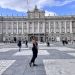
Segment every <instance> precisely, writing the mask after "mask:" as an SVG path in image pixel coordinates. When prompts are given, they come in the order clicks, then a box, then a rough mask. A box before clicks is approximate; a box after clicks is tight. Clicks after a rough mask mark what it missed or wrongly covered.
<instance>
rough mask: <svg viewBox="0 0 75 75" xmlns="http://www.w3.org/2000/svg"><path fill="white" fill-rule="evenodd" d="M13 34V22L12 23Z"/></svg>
mask: <svg viewBox="0 0 75 75" xmlns="http://www.w3.org/2000/svg"><path fill="white" fill-rule="evenodd" d="M12 34H13V21H12Z"/></svg>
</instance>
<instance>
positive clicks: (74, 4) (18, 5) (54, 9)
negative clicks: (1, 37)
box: [0, 0, 75, 16]
mask: <svg viewBox="0 0 75 75" xmlns="http://www.w3.org/2000/svg"><path fill="white" fill-rule="evenodd" d="M35 5H37V7H38V8H39V9H43V10H45V11H46V14H47V15H48V14H50V15H53V14H56V15H75V0H1V1H0V15H3V16H7V15H8V16H12V15H13V16H25V15H26V12H27V10H28V9H30V10H33V8H34V6H35Z"/></svg>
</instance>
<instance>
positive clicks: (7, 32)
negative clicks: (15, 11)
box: [6, 22, 8, 34]
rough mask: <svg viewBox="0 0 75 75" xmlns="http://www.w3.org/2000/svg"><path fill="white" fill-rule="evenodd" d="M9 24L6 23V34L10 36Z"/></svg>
mask: <svg viewBox="0 0 75 75" xmlns="http://www.w3.org/2000/svg"><path fill="white" fill-rule="evenodd" d="M7 23H8V22H6V34H8V24H7Z"/></svg>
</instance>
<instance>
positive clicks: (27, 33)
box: [26, 21, 29, 40]
mask: <svg viewBox="0 0 75 75" xmlns="http://www.w3.org/2000/svg"><path fill="white" fill-rule="evenodd" d="M26 25H27V34H26V39H27V40H28V33H29V23H28V21H27V23H26Z"/></svg>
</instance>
